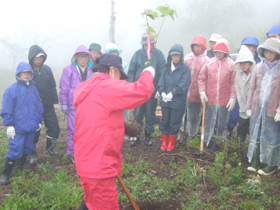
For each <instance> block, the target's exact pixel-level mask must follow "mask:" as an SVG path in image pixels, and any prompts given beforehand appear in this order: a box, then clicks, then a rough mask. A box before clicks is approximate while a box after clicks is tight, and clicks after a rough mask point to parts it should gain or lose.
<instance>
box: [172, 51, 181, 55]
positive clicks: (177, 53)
mask: <svg viewBox="0 0 280 210" xmlns="http://www.w3.org/2000/svg"><path fill="white" fill-rule="evenodd" d="M181 54H182V53H181V52H179V51H176V50H174V51H171V52H170V53H169V55H181Z"/></svg>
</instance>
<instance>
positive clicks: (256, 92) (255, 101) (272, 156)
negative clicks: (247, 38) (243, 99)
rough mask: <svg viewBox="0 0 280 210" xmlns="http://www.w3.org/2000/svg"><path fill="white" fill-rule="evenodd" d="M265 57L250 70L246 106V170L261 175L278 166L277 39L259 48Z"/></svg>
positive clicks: (279, 69)
mask: <svg viewBox="0 0 280 210" xmlns="http://www.w3.org/2000/svg"><path fill="white" fill-rule="evenodd" d="M258 54H259V55H260V56H261V57H262V58H264V60H263V61H262V62H261V63H259V64H258V65H257V66H256V67H255V70H254V72H253V75H252V79H251V85H250V91H249V95H248V100H247V105H246V108H247V109H248V110H247V114H248V115H251V120H250V143H249V148H248V155H247V156H248V159H249V162H252V164H251V166H250V167H248V168H247V170H248V171H252V172H256V171H257V170H258V168H259V167H260V165H261V163H265V164H266V166H265V167H264V168H262V169H259V170H258V171H257V173H258V174H261V175H270V174H272V173H274V171H275V166H278V167H279V166H280V156H279V153H280V103H279V100H280V94H279V88H280V42H279V40H278V39H276V38H269V39H267V40H266V42H265V43H264V44H262V45H260V46H259V47H258Z"/></svg>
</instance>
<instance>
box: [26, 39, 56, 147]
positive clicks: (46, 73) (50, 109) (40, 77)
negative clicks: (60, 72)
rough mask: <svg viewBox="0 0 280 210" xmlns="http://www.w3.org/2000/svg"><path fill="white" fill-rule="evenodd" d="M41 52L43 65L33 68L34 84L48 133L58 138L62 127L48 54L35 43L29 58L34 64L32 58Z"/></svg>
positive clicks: (35, 141)
mask: <svg viewBox="0 0 280 210" xmlns="http://www.w3.org/2000/svg"><path fill="white" fill-rule="evenodd" d="M39 53H43V54H44V55H45V57H44V61H43V63H42V65H41V66H40V67H39V68H38V69H35V68H33V71H34V81H35V84H34V85H35V87H36V89H37V90H38V92H39V94H40V97H41V101H42V103H43V106H44V114H43V118H44V124H45V127H46V128H47V135H48V137H51V138H53V139H57V138H58V136H59V132H60V128H59V125H58V120H57V117H56V113H55V111H54V106H53V105H54V104H58V95H57V90H56V82H55V79H54V76H53V73H52V70H51V68H50V67H49V66H47V65H45V64H44V63H45V61H46V59H47V54H46V52H45V51H44V50H43V49H42V48H41V47H39V46H38V45H33V46H31V47H30V49H29V53H28V60H29V64H30V65H31V66H32V59H33V58H34V57H36V56H37V55H38V54H39ZM40 132H41V130H39V131H37V132H36V133H35V134H36V135H35V139H34V143H35V144H36V143H37V142H38V140H39V137H40Z"/></svg>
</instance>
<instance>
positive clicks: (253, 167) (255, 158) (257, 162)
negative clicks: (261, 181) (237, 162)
mask: <svg viewBox="0 0 280 210" xmlns="http://www.w3.org/2000/svg"><path fill="white" fill-rule="evenodd" d="M260 151H261V148H260V143H256V150H255V152H254V155H253V161H252V164H251V166H249V167H248V168H247V170H248V171H251V172H256V171H257V169H258V168H259V167H260V165H261V161H260Z"/></svg>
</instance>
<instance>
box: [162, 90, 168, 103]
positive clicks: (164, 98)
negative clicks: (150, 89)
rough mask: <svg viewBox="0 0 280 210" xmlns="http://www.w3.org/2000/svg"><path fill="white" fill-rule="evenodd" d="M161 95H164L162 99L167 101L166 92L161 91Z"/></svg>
mask: <svg viewBox="0 0 280 210" xmlns="http://www.w3.org/2000/svg"><path fill="white" fill-rule="evenodd" d="M161 97H162V100H163V101H164V102H165V103H167V100H166V93H164V92H162V93H161Z"/></svg>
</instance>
